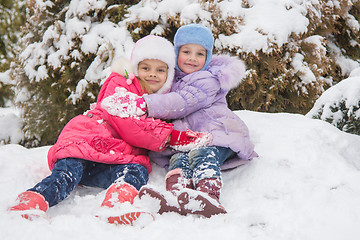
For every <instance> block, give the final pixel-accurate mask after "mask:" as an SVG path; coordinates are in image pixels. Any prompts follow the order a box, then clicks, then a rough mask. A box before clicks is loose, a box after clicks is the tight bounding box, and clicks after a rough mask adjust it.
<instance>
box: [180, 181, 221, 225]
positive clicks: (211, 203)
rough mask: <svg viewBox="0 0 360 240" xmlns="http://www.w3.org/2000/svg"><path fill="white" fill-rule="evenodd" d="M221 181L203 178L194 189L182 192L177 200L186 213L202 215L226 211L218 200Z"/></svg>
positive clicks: (208, 215)
mask: <svg viewBox="0 0 360 240" xmlns="http://www.w3.org/2000/svg"><path fill="white" fill-rule="evenodd" d="M221 186H222V183H221V181H220V180H218V179H210V178H208V179H203V180H201V181H200V182H199V183H198V184H197V185H196V191H191V190H189V191H186V192H182V193H181V194H180V195H179V196H178V202H179V205H180V207H181V208H182V210H183V211H184V212H186V213H191V214H198V215H202V216H204V217H207V218H209V217H211V216H213V215H217V214H221V213H226V210H225V208H224V207H223V206H222V205H221V203H220V202H219V198H220V190H221Z"/></svg>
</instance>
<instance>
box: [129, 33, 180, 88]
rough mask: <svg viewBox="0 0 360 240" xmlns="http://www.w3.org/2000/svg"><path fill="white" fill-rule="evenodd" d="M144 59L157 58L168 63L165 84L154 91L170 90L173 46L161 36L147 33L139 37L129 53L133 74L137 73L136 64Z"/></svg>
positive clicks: (173, 63)
mask: <svg viewBox="0 0 360 240" xmlns="http://www.w3.org/2000/svg"><path fill="white" fill-rule="evenodd" d="M145 59H157V60H160V61H163V62H164V63H166V64H167V65H168V74H167V79H166V82H165V84H164V85H163V86H162V87H161V88H160V89H159V90H158V91H157V92H156V93H167V92H169V91H170V88H171V84H172V81H173V78H174V73H175V61H176V55H175V51H174V46H173V45H172V43H171V42H170V41H168V40H167V39H165V38H163V37H159V36H155V35H148V36H146V37H143V38H141V39H139V40H138V41H137V42H136V43H135V45H134V47H133V50H132V53H131V60H130V61H131V64H132V65H133V68H134V73H135V75H137V74H138V71H137V69H138V65H139V63H140V62H141V61H143V60H145Z"/></svg>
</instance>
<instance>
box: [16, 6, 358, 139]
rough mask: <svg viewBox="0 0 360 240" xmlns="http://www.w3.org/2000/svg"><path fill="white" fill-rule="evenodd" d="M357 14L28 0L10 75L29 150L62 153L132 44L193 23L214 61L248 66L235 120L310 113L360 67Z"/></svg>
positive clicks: (338, 9)
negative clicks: (69, 133)
mask: <svg viewBox="0 0 360 240" xmlns="http://www.w3.org/2000/svg"><path fill="white" fill-rule="evenodd" d="M359 9H360V3H359V1H358V0H326V1H317V0H223V1H215V0H212V1H204V0H184V1H178V0H163V1H159V0H141V1H139V0H138V1H131V0H128V1H106V0H72V1H65V0H60V1H58V0H57V1H55V0H28V8H27V22H26V25H25V27H24V30H25V31H24V36H23V38H22V41H21V43H20V44H21V47H22V51H21V52H20V54H19V55H18V57H17V61H16V62H14V64H13V65H12V67H11V71H12V72H11V76H12V78H13V79H14V80H15V81H16V83H17V89H16V91H17V96H18V97H17V99H16V102H17V104H18V105H19V106H20V107H21V109H22V110H23V118H24V121H25V123H26V124H25V129H24V130H25V133H26V139H27V140H28V145H37V144H40V145H44V144H52V143H54V142H55V140H56V137H57V136H58V134H59V132H60V130H61V129H62V127H63V126H64V125H65V124H66V122H68V121H69V120H70V119H71V118H72V117H73V116H75V115H76V114H80V113H82V112H83V111H85V110H87V109H88V107H89V104H90V103H91V102H94V101H95V99H96V95H97V93H98V91H99V88H100V86H101V84H102V82H103V81H104V80H105V79H106V76H108V74H109V66H110V64H111V61H112V60H113V59H114V58H116V57H117V56H120V55H125V56H127V57H128V56H129V55H130V51H131V48H132V46H133V44H134V41H136V40H137V39H139V38H141V37H143V36H145V35H148V34H156V35H162V36H164V37H166V38H168V39H169V40H172V39H173V36H174V34H175V31H176V29H177V28H178V27H180V26H181V25H184V24H188V23H193V22H196V23H200V24H203V25H205V26H207V27H209V28H210V29H211V30H212V32H213V34H214V37H215V51H214V52H215V53H227V54H232V55H237V56H239V57H240V58H241V59H242V60H244V61H245V62H246V63H247V67H248V71H247V75H246V77H245V79H243V82H242V84H241V85H240V86H239V87H238V88H236V89H235V90H233V91H231V92H230V94H229V95H228V100H229V106H230V107H231V108H232V109H233V110H235V109H248V110H254V111H267V112H284V111H286V112H297V113H306V112H308V111H309V109H310V108H311V107H312V106H313V104H314V102H315V100H316V99H317V98H318V97H319V96H320V95H321V93H322V92H323V91H324V90H325V89H326V88H328V87H329V86H331V85H333V84H336V83H337V82H339V81H341V80H342V79H344V78H346V77H347V76H348V75H349V73H350V72H351V71H352V70H353V69H355V68H356V67H358V66H359V63H358V61H357V59H358V58H359V55H360V52H359V51H358V49H359V43H360V39H359V22H358V21H357V19H358V18H359V17H360V16H359V12H360V11H359Z"/></svg>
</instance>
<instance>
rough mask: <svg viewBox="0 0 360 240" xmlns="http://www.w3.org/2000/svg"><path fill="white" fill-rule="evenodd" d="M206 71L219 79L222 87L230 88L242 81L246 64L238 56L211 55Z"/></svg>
mask: <svg viewBox="0 0 360 240" xmlns="http://www.w3.org/2000/svg"><path fill="white" fill-rule="evenodd" d="M207 71H209V72H210V73H211V74H213V75H214V76H216V77H217V78H218V79H219V81H220V85H221V88H222V89H224V90H230V89H233V88H236V87H237V86H239V84H240V83H241V82H242V80H243V78H244V77H245V72H246V66H245V63H244V62H243V61H242V60H240V59H239V58H238V57H233V56H229V55H213V58H212V60H211V62H210V65H209V67H208V68H207Z"/></svg>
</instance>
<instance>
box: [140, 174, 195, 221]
mask: <svg viewBox="0 0 360 240" xmlns="http://www.w3.org/2000/svg"><path fill="white" fill-rule="evenodd" d="M165 187H166V192H165V193H161V192H160V191H158V190H156V189H154V188H151V187H147V186H144V187H142V188H141V189H140V192H139V198H140V199H141V198H146V197H150V198H152V199H156V200H158V201H159V209H158V211H157V212H158V213H159V214H163V213H165V212H176V213H179V214H180V215H186V213H185V212H184V211H183V210H182V209H181V208H180V207H179V204H178V202H177V196H178V195H179V193H180V191H181V190H182V189H183V188H192V182H191V181H190V180H188V179H185V178H184V177H183V172H182V170H181V169H180V168H176V169H173V170H171V171H169V172H168V173H167V174H166V176H165Z"/></svg>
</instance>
